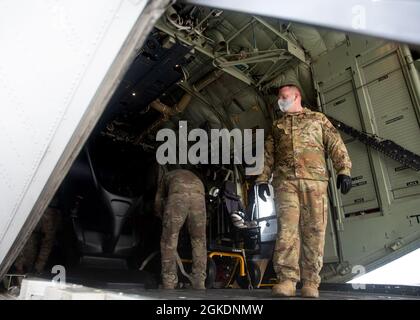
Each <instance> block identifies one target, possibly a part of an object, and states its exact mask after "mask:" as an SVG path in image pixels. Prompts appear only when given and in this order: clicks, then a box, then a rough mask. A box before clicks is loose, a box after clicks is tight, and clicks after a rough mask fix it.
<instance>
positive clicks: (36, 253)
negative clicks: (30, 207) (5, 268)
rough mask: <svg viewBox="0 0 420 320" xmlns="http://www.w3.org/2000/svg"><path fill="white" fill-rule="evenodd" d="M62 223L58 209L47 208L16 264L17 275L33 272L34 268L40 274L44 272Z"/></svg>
mask: <svg viewBox="0 0 420 320" xmlns="http://www.w3.org/2000/svg"><path fill="white" fill-rule="evenodd" d="M60 223H61V216H60V212H59V211H58V209H55V208H51V207H49V208H47V209H46V210H45V213H44V215H43V216H42V217H41V220H40V222H39V223H38V225H37V226H36V228H35V230H34V232H32V234H31V236H30V237H29V239H28V241H27V242H26V244H25V247H24V248H23V250H22V251H21V252H20V254H19V256H18V257H17V259H16V261H15V263H14V267H15V269H16V272H17V273H19V274H23V273H27V272H32V271H33V269H34V268H35V271H36V272H38V273H40V272H42V271H43V270H44V268H45V265H46V263H47V261H48V258H49V256H50V253H51V251H52V248H53V246H54V241H55V236H56V232H57V229H58V227H59V225H60Z"/></svg>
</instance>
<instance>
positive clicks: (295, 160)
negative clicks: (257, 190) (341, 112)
mask: <svg viewBox="0 0 420 320" xmlns="http://www.w3.org/2000/svg"><path fill="white" fill-rule="evenodd" d="M326 153H327V154H328V155H329V157H330V158H331V160H332V162H333V165H334V169H335V170H336V172H337V174H345V175H350V170H351V161H350V158H349V156H348V153H347V149H346V146H345V144H344V142H343V140H342V139H341V136H340V134H339V133H338V131H337V130H336V129H335V128H334V126H333V125H332V124H331V122H330V121H329V120H328V118H327V117H326V116H325V115H324V114H322V113H320V112H314V111H311V110H309V109H307V108H303V111H302V112H298V113H285V114H284V115H283V116H282V117H281V118H279V119H278V120H276V121H274V123H273V126H272V130H271V133H270V134H269V135H268V137H267V139H266V141H265V145H264V169H263V172H262V173H261V174H260V175H259V176H258V178H257V180H256V181H257V183H262V182H267V181H268V180H269V179H270V177H271V174H273V180H274V181H276V180H278V179H279V180H284V179H287V180H290V179H310V180H321V181H322V180H324V181H325V180H328V178H329V176H328V171H327V167H326V160H325V154H326Z"/></svg>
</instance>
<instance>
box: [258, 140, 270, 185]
mask: <svg viewBox="0 0 420 320" xmlns="http://www.w3.org/2000/svg"><path fill="white" fill-rule="evenodd" d="M273 165H274V139H273V135H272V134H269V135H268V137H267V139H266V140H265V143H264V168H263V172H262V173H261V174H260V175H259V176H258V177H257V179H256V180H255V182H256V183H257V184H258V183H267V182H268V180H270V178H271V172H272V170H273Z"/></svg>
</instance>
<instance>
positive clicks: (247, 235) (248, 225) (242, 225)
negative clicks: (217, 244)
mask: <svg viewBox="0 0 420 320" xmlns="http://www.w3.org/2000/svg"><path fill="white" fill-rule="evenodd" d="M219 197H220V201H219V210H218V215H217V233H218V235H219V238H220V239H221V240H222V241H223V240H225V241H227V243H229V240H230V243H231V246H232V247H239V246H240V244H241V243H242V242H243V244H244V248H245V249H247V250H259V245H260V228H259V227H258V224H257V223H256V222H255V221H246V219H245V210H244V206H243V204H242V201H241V198H240V196H239V195H238V194H237V192H236V185H235V184H234V183H233V182H232V181H229V180H228V181H225V182H224V184H223V188H222V190H221V192H220V194H219Z"/></svg>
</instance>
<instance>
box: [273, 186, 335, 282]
mask: <svg viewBox="0 0 420 320" xmlns="http://www.w3.org/2000/svg"><path fill="white" fill-rule="evenodd" d="M327 186H328V182H327V181H318V180H308V179H296V180H282V181H280V182H279V183H277V184H276V186H275V188H274V192H275V205H276V211H277V219H278V220H277V222H278V232H277V239H276V245H275V249H274V256H273V266H274V270H275V272H276V274H277V278H278V280H279V281H284V280H292V281H295V282H297V281H299V280H303V281H311V282H313V283H315V284H317V285H319V283H320V282H321V278H320V276H319V272H320V271H321V269H322V265H323V255H324V243H325V229H326V226H327V217H328V196H327Z"/></svg>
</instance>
